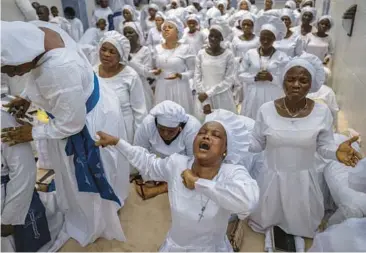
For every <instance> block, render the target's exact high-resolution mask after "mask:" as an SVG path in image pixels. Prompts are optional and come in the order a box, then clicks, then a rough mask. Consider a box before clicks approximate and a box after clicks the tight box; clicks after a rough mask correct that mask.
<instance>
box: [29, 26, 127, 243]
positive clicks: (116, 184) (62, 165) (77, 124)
mask: <svg viewBox="0 0 366 253" xmlns="http://www.w3.org/2000/svg"><path fill="white" fill-rule="evenodd" d="M38 25H40V26H43V25H44V26H46V27H48V28H51V29H53V30H55V31H56V32H58V33H59V34H60V35H61V37H62V39H63V41H64V43H65V48H61V49H55V50H51V51H48V52H46V53H45V54H44V55H43V56H42V57H41V59H40V60H39V62H38V66H39V67H37V68H36V69H34V70H32V72H31V74H32V75H33V78H34V83H32V84H31V85H27V86H26V88H25V93H24V94H23V95H25V96H26V97H27V98H29V99H30V101H32V103H34V104H35V105H36V106H38V107H40V108H43V109H44V110H45V111H47V112H49V113H51V114H52V115H54V117H55V119H52V120H50V122H49V124H47V125H40V126H35V127H33V129H32V136H33V139H34V140H47V147H48V151H49V156H50V161H51V165H52V169H53V170H54V171H55V183H56V187H57V198H58V199H57V202H58V204H59V206H60V208H61V210H62V212H63V213H64V214H65V222H66V232H67V233H68V234H69V235H70V237H72V238H74V239H75V240H77V241H78V242H79V243H80V244H81V245H82V246H85V245H87V244H88V243H91V242H93V241H94V240H96V239H97V238H99V237H104V238H106V239H117V240H120V241H124V240H125V237H124V234H123V231H122V228H121V226H120V222H119V218H118V215H117V209H118V208H120V206H119V205H118V204H117V203H116V202H114V201H110V200H105V199H102V198H101V197H100V195H99V194H98V193H89V192H80V191H79V190H78V186H77V182H76V177H75V166H74V162H73V157H72V156H67V155H66V153H65V146H66V143H67V139H64V138H67V137H69V136H71V135H74V134H76V133H78V132H80V131H81V129H82V128H83V127H84V126H85V125H86V126H87V128H88V130H89V133H90V135H91V137H92V138H93V139H95V136H96V132H97V131H105V132H108V133H111V134H113V135H115V136H121V138H124V139H126V131H123V132H122V130H125V129H123V122H122V119H121V116H120V115H121V111H120V108H119V102H118V98H117V97H116V96H115V94H114V93H113V92H112V91H111V90H109V89H107V88H105V87H104V86H105V85H104V84H103V83H102V82H103V81H102V80H99V82H100V85H99V86H100V87H99V88H100V98H99V101H98V103H97V105H96V106H95V107H94V109H93V110H92V111H91V112H89V113H88V114H87V113H86V106H85V103H86V101H87V99H88V98H89V96H90V94H91V93H92V90H93V86H94V85H93V69H92V67H91V66H90V65H89V63H88V61H87V59H86V57H85V56H84V54H83V53H82V52H81V51H79V49H78V48H77V44H76V43H75V42H74V40H73V39H71V37H69V36H68V35H67V34H65V32H63V31H62V30H61V29H59V28H57V27H54V26H52V25H50V24H47V23H44V22H40V23H38ZM100 154H101V159H102V162H103V165H104V171H105V174H106V178H107V180H108V182H109V183H110V185H111V186H112V188H113V190H114V192H115V194H116V195H117V197H118V198H119V199H120V201H121V204H122V205H123V202H124V200H125V199H126V198H127V196H128V191H129V181H128V175H129V164H128V162H127V161H126V160H125V159H124V158H123V157H120V156H118V155H117V153H116V151H113V150H110V149H100ZM117 166H118V168H117Z"/></svg>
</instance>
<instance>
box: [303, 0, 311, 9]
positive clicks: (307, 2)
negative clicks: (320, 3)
mask: <svg viewBox="0 0 366 253" xmlns="http://www.w3.org/2000/svg"><path fill="white" fill-rule="evenodd" d="M307 6H308V7H312V8H315V2H314V0H302V2H301V3H300V8H305V7H307Z"/></svg>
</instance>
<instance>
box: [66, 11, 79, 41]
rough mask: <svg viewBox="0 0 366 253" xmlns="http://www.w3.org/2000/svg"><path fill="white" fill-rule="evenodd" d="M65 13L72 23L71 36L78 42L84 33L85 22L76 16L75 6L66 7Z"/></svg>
mask: <svg viewBox="0 0 366 253" xmlns="http://www.w3.org/2000/svg"><path fill="white" fill-rule="evenodd" d="M64 13H65V17H66V19H67V21H69V22H70V25H71V30H70V36H71V38H73V39H74V40H75V41H76V42H78V41H79V40H80V38H81V37H82V36H83V34H84V26H83V23H82V22H81V20H80V19H78V18H77V17H75V10H74V9H73V8H71V7H66V8H65V10H64Z"/></svg>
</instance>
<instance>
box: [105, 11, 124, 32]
mask: <svg viewBox="0 0 366 253" xmlns="http://www.w3.org/2000/svg"><path fill="white" fill-rule="evenodd" d="M119 16H122V11H117V12H115V13H113V14H110V15H108V31H113V30H115V28H116V27H115V25H114V18H115V17H119ZM117 25H118V24H117Z"/></svg>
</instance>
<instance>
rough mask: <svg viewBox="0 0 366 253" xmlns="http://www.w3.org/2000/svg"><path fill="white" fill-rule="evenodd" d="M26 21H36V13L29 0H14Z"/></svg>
mask: <svg viewBox="0 0 366 253" xmlns="http://www.w3.org/2000/svg"><path fill="white" fill-rule="evenodd" d="M15 4H16V5H17V6H18V8H19V10H20V11H21V12H22V14H23V16H24V17H25V20H26V21H33V20H38V16H37V12H36V10H35V9H34V8H33V6H32V4H31V3H30V1H29V0H15Z"/></svg>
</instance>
